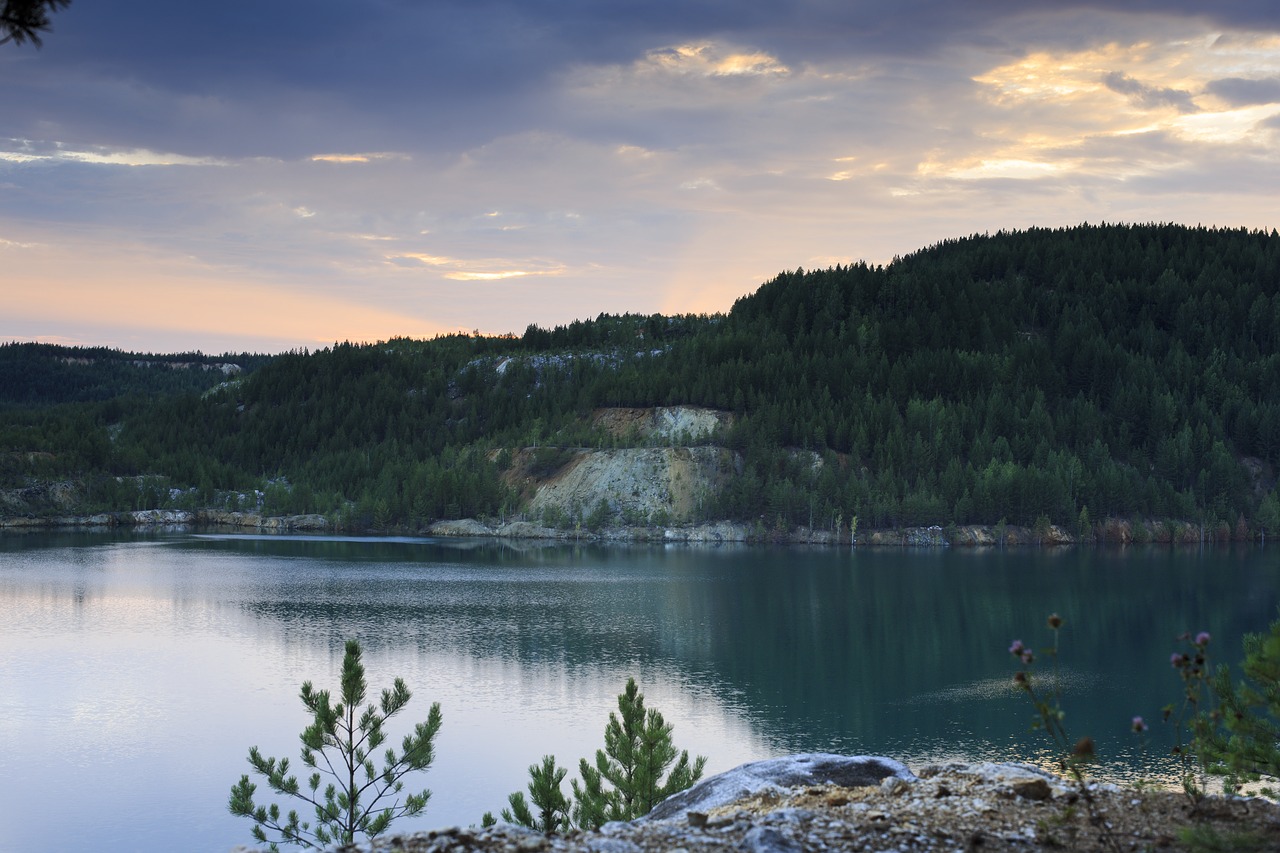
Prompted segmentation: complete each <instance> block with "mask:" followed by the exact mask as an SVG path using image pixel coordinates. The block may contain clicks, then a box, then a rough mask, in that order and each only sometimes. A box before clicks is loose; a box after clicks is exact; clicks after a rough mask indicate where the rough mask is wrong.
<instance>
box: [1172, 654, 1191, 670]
mask: <svg viewBox="0 0 1280 853" xmlns="http://www.w3.org/2000/svg"><path fill="white" fill-rule="evenodd" d="M1169 665H1170V666H1172V667H1173V668H1174V669H1181V668H1182V667H1184V666H1186V665H1187V656H1186V655H1184V654H1182V653H1181V652H1174V653H1173V654H1171V655H1169Z"/></svg>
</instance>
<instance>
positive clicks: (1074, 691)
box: [0, 533, 1280, 852]
mask: <svg viewBox="0 0 1280 853" xmlns="http://www.w3.org/2000/svg"><path fill="white" fill-rule="evenodd" d="M1278 563H1280V548H1275V547H1269V548H1266V549H1262V548H1257V547H1253V546H1248V547H1233V548H1230V549H1226V548H1222V549H1207V548H1206V549H1197V548H1191V549H1170V548H1168V547H1151V548H1129V549H1125V550H1106V549H1093V548H1070V549H1046V550H1041V549H1026V550H961V549H954V550H951V549H936V550H926V549H922V550H899V549H884V550H880V549H848V548H842V549H813V550H808V549H796V548H790V549H783V548H777V549H773V548H765V547H737V546H734V547H720V548H711V547H690V546H678V547H662V546H643V547H598V546H594V545H582V546H567V545H539V544H530V543H510V542H507V543H503V542H490V541H465V540H456V541H446V540H428V539H361V538H338V537H292V536H215V535H193V534H187V533H170V534H165V533H155V534H136V535H106V534H35V535H11V536H5V537H0V786H3V796H0V826H2V827H4V841H3V846H5V847H6V848H8V849H13V850H23V851H40V850H66V849H79V848H90V847H91V848H92V849H94V850H100V851H135V850H137V851H161V850H179V849H181V850H192V851H221V852H224V851H227V850H229V849H230V848H231V847H233V846H235V845H237V844H248V843H249V842H250V840H251V836H250V834H249V830H250V826H251V822H250V821H248V820H246V819H243V818H236V817H233V816H231V815H230V814H229V813H228V812H227V809H226V802H227V796H228V793H229V790H230V787H231V785H232V784H233V783H234V782H235V781H236V780H238V779H239V777H240V775H241V774H243V773H245V772H248V769H249V768H248V764H247V762H246V758H245V757H246V754H247V752H248V749H249V747H250V746H252V745H255V744H256V745H257V746H259V747H260V748H261V750H262V751H263V753H264V754H266V755H274V756H277V757H288V758H290V759H291V762H292V763H293V764H294V765H297V764H298V763H299V762H298V759H297V756H298V733H299V732H300V731H301V730H302V728H303V727H304V726H305V725H306V723H307V721H308V720H307V717H306V714H305V711H304V709H303V708H302V704H301V702H300V701H299V700H298V698H297V694H298V689H299V686H300V685H301V683H302V682H303V681H305V680H311V681H313V682H314V683H315V686H316V687H318V688H330V687H332V688H335V689H336V687H337V682H338V669H339V666H340V663H341V659H342V651H343V642H344V639H345V638H347V637H357V638H359V639H360V641H361V643H362V645H363V646H364V649H365V665H366V670H367V674H368V678H369V683H370V688H371V692H373V691H374V690H379V691H380V690H381V688H382V687H384V686H388V685H389V684H390V682H391V680H392V679H393V678H394V677H396V676H400V677H402V678H404V680H405V681H406V682H407V683H408V685H409V687H410V688H411V689H412V690H413V692H414V698H413V700H412V701H411V702H410V703H409V705H408V707H407V709H406V710H405V712H404V713H402V714H401V715H400V717H399V718H396V719H394V720H393V721H392V724H391V725H390V726H389V734H390V735H391V738H390V740H391V742H392V743H397V744H398V742H399V740H400V737H401V736H402V735H403V733H404V732H405V731H406V730H407V728H408V727H409V726H410V725H411V724H412V723H414V722H418V721H420V720H423V719H425V718H426V714H427V711H428V708H429V706H430V703H431V702H439V703H440V705H441V708H442V711H443V715H444V727H443V729H442V731H441V734H440V737H439V738H438V739H437V741H436V755H437V758H436V763H435V765H434V766H433V768H432V769H431V770H430V771H429V772H428V773H427V774H425V775H422V776H420V777H418V779H419V780H420V782H419V787H421V786H426V787H429V788H431V789H432V791H433V792H434V794H433V796H432V799H431V802H430V804H429V805H428V807H427V810H426V813H425V815H424V816H423V817H421V818H418V819H415V820H413V821H401V822H400V823H397V824H396V827H397V828H398V829H406V830H407V829H415V828H416V829H429V828H432V827H440V826H447V825H457V824H464V825H465V824H470V823H478V822H479V820H480V816H481V814H482V813H483V812H484V811H486V810H493V811H494V812H495V813H496V812H497V811H498V810H499V809H500V808H501V807H502V806H503V805H505V802H506V795H507V794H508V793H510V792H511V791H514V790H517V789H523V788H524V785H525V782H526V781H527V776H526V771H525V768H526V767H527V766H528V765H529V764H532V763H534V762H536V761H538V760H539V759H540V758H541V756H542V755H544V754H547V753H551V754H554V755H555V756H557V758H558V759H559V761H560V763H561V764H562V765H568V766H570V768H571V769H576V766H577V761H578V759H579V758H580V757H583V756H588V755H591V754H593V753H594V751H595V750H596V749H597V748H599V747H600V746H602V745H603V731H604V726H605V723H606V722H607V719H608V715H609V712H610V711H611V710H614V709H615V708H616V697H617V694H618V693H619V692H621V690H622V688H623V686H624V685H625V683H626V679H627V677H628V676H634V677H635V678H636V679H637V681H638V682H639V683H640V687H641V690H642V691H643V692H644V694H645V696H646V700H647V704H648V705H649V707H656V708H658V709H659V710H661V711H662V712H663V714H664V715H665V716H666V719H667V721H668V722H670V723H672V724H674V726H675V733H674V735H675V742H676V745H677V747H679V748H685V749H688V750H689V751H690V752H691V753H699V754H703V755H706V756H707V757H708V759H709V761H708V765H707V769H708V772H709V773H714V772H719V771H721V770H726V769H728V768H730V767H733V766H735V765H737V764H740V763H742V762H744V761H749V760H753V759H758V758H765V757H770V756H775V755H782V754H787V753H792V752H802V751H831V752H842V753H847V754H860V753H865V754H877V755H888V756H892V757H896V758H900V759H903V760H905V761H907V762H908V763H909V764H911V765H912V766H918V765H919V764H922V763H925V762H927V761H932V760H945V759H951V758H961V759H963V758H970V759H998V760H1038V761H1042V762H1044V761H1047V760H1048V758H1049V756H1048V754H1047V752H1046V750H1045V746H1046V744H1044V743H1042V742H1041V741H1040V740H1039V739H1038V737H1043V735H1042V734H1040V733H1036V732H1030V731H1028V728H1029V725H1030V723H1031V719H1032V708H1031V706H1030V703H1029V702H1027V700H1026V698H1025V697H1024V696H1022V695H1020V694H1018V693H1017V692H1016V691H1014V690H1013V689H1012V688H1011V686H1010V678H1011V675H1012V674H1013V672H1014V671H1015V669H1016V667H1015V666H1014V665H1013V660H1012V658H1011V656H1010V655H1009V654H1008V651H1007V649H1008V646H1009V644H1010V642H1011V641H1012V640H1014V639H1022V640H1024V641H1025V642H1027V643H1028V644H1029V645H1033V646H1035V647H1037V648H1039V647H1042V646H1045V645H1047V644H1048V643H1050V642H1051V635H1050V632H1049V630H1048V629H1047V628H1046V627H1045V617H1046V616H1047V615H1048V614H1049V613H1050V612H1053V611H1056V612H1058V613H1060V614H1061V615H1062V616H1063V618H1064V619H1065V620H1066V625H1065V627H1064V628H1063V631H1062V636H1061V645H1062V653H1061V657H1060V660H1061V678H1062V681H1063V683H1064V684H1065V685H1066V687H1065V696H1064V700H1063V701H1064V707H1065V708H1066V710H1067V718H1066V723H1067V726H1068V729H1069V730H1070V732H1072V734H1073V735H1082V734H1086V733H1087V734H1091V735H1092V736H1094V737H1095V738H1096V740H1097V741H1098V745H1099V751H1100V753H1101V755H1102V757H1103V758H1104V759H1105V761H1106V763H1105V764H1104V765H1103V767H1102V768H1101V769H1100V771H1099V772H1100V773H1102V774H1103V775H1105V776H1106V777H1107V778H1115V779H1127V780H1133V779H1137V778H1140V777H1144V778H1161V779H1166V780H1168V779H1171V778H1173V777H1172V776H1171V775H1170V774H1171V773H1172V772H1173V771H1172V769H1171V768H1170V767H1169V765H1168V762H1167V759H1165V758H1164V757H1163V754H1164V753H1165V752H1166V751H1167V748H1168V745H1169V743H1170V742H1171V740H1170V734H1169V732H1168V731H1167V730H1165V729H1166V727H1163V726H1161V724H1160V723H1159V722H1158V719H1159V709H1160V707H1161V706H1163V705H1165V704H1166V703H1169V702H1172V701H1174V700H1175V699H1176V698H1178V696H1179V689H1180V683H1179V681H1178V678H1177V675H1176V674H1175V673H1174V672H1173V670H1172V669H1171V668H1170V667H1169V663H1168V658H1169V654H1170V652H1172V651H1173V650H1175V649H1176V648H1177V645H1176V643H1175V639H1174V638H1175V637H1176V636H1177V635H1178V634H1179V633H1181V632H1183V631H1187V630H1191V631H1199V630H1208V631H1210V632H1212V633H1213V638H1214V639H1213V642H1212V645H1211V649H1212V651H1213V652H1214V653H1215V655H1216V660H1219V661H1222V662H1229V663H1232V664H1236V663H1238V662H1239V659H1240V657H1241V653H1240V638H1241V636H1242V634H1243V633H1245V632H1247V631H1261V630H1264V629H1265V628H1266V626H1267V625H1268V624H1269V622H1270V621H1272V620H1273V619H1274V618H1275V617H1276V606H1277V601H1278V595H1277V593H1278V592H1280V571H1278ZM1135 714H1142V715H1145V716H1146V717H1147V719H1148V720H1149V721H1151V722H1152V731H1151V733H1150V736H1149V738H1148V742H1147V744H1146V746H1145V748H1144V747H1143V746H1142V744H1140V743H1139V742H1138V741H1137V740H1136V739H1135V738H1134V736H1133V735H1132V734H1131V733H1130V732H1129V730H1128V729H1129V721H1130V719H1131V718H1132V717H1133V716H1134V715H1135ZM572 775H573V774H572V773H571V776H572ZM409 784H410V785H413V784H414V783H413V781H412V777H411V781H410V783H409ZM566 790H567V785H566ZM263 795H266V796H267V798H268V801H269V796H270V792H269V791H267V790H266V785H265V784H262V785H260V786H259V798H260V799H262V798H263ZM281 802H282V805H285V803H284V801H281ZM304 816H305V815H304Z"/></svg>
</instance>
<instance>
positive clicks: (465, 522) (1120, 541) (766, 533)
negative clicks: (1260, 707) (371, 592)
mask: <svg viewBox="0 0 1280 853" xmlns="http://www.w3.org/2000/svg"><path fill="white" fill-rule="evenodd" d="M160 528H163V529H170V530H178V531H182V530H185V531H207V530H214V531H216V530H238V531H256V532H266V533H279V534H288V533H332V534H339V535H342V534H346V535H353V536H406V535H409V536H433V537H441V538H470V539H474V538H493V539H509V540H517V541H519V540H527V541H555V542H594V543H601V544H609V543H617V544H629V543H671V544H681V543H683V544H703V545H722V544H743V545H811V546H813V545H816V546H821V547H840V546H844V547H904V548H950V547H957V548H987V547H1006V546H1007V547H1063V546H1068V545H1081V544H1086V545H1087V544H1096V545H1130V544H1136V545H1143V544H1166V545H1207V544H1211V545H1222V544H1227V543H1230V542H1245V541H1249V542H1257V541H1259V539H1258V537H1254V536H1235V535H1231V533H1232V531H1230V530H1229V529H1228V530H1223V529H1221V528H1219V529H1216V530H1215V529H1213V528H1210V527H1208V526H1204V525H1197V524H1194V523H1191V522H1184V521H1146V520H1128V519H1107V520H1105V521H1103V522H1100V523H1099V524H1097V525H1095V527H1094V528H1093V531H1092V534H1093V535H1090V536H1086V537H1080V536H1075V535H1072V534H1071V533H1070V532H1069V531H1068V530H1066V529H1065V528H1063V527H1060V526H1058V525H1050V526H1049V527H1048V528H1047V529H1041V530H1039V531H1037V530H1035V529H1033V528H1030V527H1022V526H1018V525H1011V524H992V525H982V524H971V525H948V526H947V527H942V526H938V525H933V526H929V527H891V528H878V529H870V530H866V531H860V532H858V533H857V534H856V535H855V536H853V537H851V536H850V534H849V531H848V530H847V529H845V530H841V531H840V534H839V535H837V534H836V533H834V532H833V531H830V530H814V529H811V528H807V527H798V528H795V529H793V530H777V529H774V530H766V529H764V528H763V527H762V526H760V525H758V524H757V525H754V526H752V525H748V524H744V523H741V522H733V521H716V522H704V523H701V524H684V525H667V526H652V527H645V526H627V527H602V528H599V529H597V530H588V529H583V528H581V527H578V528H575V529H565V528H555V527H546V526H543V525H538V524H534V523H532V522H528V521H507V522H499V521H496V520H494V521H491V522H485V521H480V520H477V519H470V518H468V519H458V520H446V521H435V522H432V523H430V524H427V525H425V526H423V527H420V528H417V529H413V528H406V527H395V528H386V529H376V528H343V527H340V526H339V525H336V524H334V523H333V522H332V520H331V519H329V518H328V517H326V516H324V515H320V514H315V513H312V514H305V515H288V516H266V515H262V514H260V513H253V512H231V511H226V510H211V509H203V510H161V509H150V510H132V511H122V512H101V513H92V514H88V515H59V516H10V517H5V518H0V535H3V534H4V533H20V532H28V531H29V532H36V531H49V530H111V529H129V530H137V531H147V530H156V529H160ZM1261 541H1262V542H1263V543H1264V544H1265V541H1266V540H1265V538H1263V539H1261Z"/></svg>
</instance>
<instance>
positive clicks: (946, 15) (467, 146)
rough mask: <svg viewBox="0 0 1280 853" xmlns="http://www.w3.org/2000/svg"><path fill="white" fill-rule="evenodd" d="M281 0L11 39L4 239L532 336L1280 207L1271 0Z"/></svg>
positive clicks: (105, 15) (100, 15)
mask: <svg viewBox="0 0 1280 853" xmlns="http://www.w3.org/2000/svg"><path fill="white" fill-rule="evenodd" d="M269 5H270V8H265V7H264V8H263V9H261V10H259V12H257V13H255V15H254V16H253V19H252V21H248V20H246V19H245V17H244V14H243V11H242V10H240V9H239V8H238V7H236V6H235V5H234V4H230V5H228V4H197V7H192V8H190V9H187V8H185V7H183V8H181V9H180V8H178V7H177V6H174V5H173V4H172V3H166V2H161V0H137V2H134V3H129V4H124V5H123V6H121V5H119V4H117V6H115V7H112V8H110V9H108V8H106V7H104V6H101V5H100V4H88V5H84V6H80V5H76V4H73V6H72V8H71V9H70V10H69V11H68V12H67V14H66V15H65V16H64V17H60V19H59V22H58V32H57V36H58V37H57V38H51V39H49V40H48V42H47V44H46V47H45V49H44V50H43V51H41V52H40V53H39V54H35V53H30V54H19V53H18V52H9V53H4V54H0V74H4V79H6V80H7V81H9V85H7V86H6V88H5V92H4V94H3V95H0V110H2V111H3V113H2V114H3V115H4V116H5V134H6V136H12V137H14V138H13V139H9V140H0V234H4V236H5V238H6V239H8V240H9V241H11V242H13V243H29V244H40V245H45V246H49V247H56V249H57V250H58V251H61V252H64V253H68V254H69V255H71V254H77V253H81V252H83V253H86V257H92V256H93V255H92V253H93V252H102V251H105V250H104V249H103V247H113V246H114V247H121V246H127V247H130V263H131V264H132V268H133V269H135V270H137V271H138V275H139V276H141V277H146V275H149V274H150V273H149V272H148V271H154V270H164V271H165V272H167V273H172V274H173V276H174V278H173V280H174V281H175V282H177V283H178V285H176V286H184V285H182V283H183V282H190V281H194V280H197V279H200V278H201V277H212V278H216V279H217V280H219V281H223V280H226V281H235V282H241V283H244V287H243V288H241V289H237V290H235V291H234V293H235V295H236V298H237V299H246V300H247V299H249V298H250V297H249V295H248V294H250V293H251V292H253V291H254V290H255V289H260V290H261V292H262V293H264V294H268V295H269V296H270V298H271V299H272V300H276V301H273V302H271V304H272V305H275V306H279V305H282V304H286V303H287V302H288V300H289V299H291V298H298V297H299V294H309V295H314V296H316V297H317V298H318V299H320V300H322V301H323V302H324V304H325V305H328V306H329V307H330V308H331V309H332V310H334V311H341V310H342V308H341V306H344V305H349V304H352V303H358V304H361V305H367V306H370V308H371V310H376V311H378V312H382V313H381V314H380V316H382V317H384V318H394V317H400V318H426V320H424V322H427V324H428V325H429V326H430V327H431V328H459V327H460V328H475V327H480V328H484V329H486V330H493V331H509V330H513V329H514V330H519V329H523V328H524V326H525V325H527V324H528V323H529V322H541V323H560V322H565V321H567V320H569V319H572V318H573V317H579V316H594V315H595V314H597V313H599V312H601V311H610V312H614V311H627V310H633V311H638V312H646V313H647V312H650V311H654V310H723V309H724V308H726V307H727V306H728V305H729V304H731V302H732V299H733V298H735V297H736V296H738V295H741V294H742V293H745V292H748V291H750V290H752V289H754V288H755V286H757V285H758V284H759V282H760V281H762V280H764V279H767V278H769V277H771V276H772V275H773V274H775V273H776V272H777V271H778V270H780V269H786V268H792V269H793V268H795V266H797V265H798V264H804V265H805V266H810V265H812V263H813V261H812V260H806V259H814V258H846V259H857V258H866V259H869V260H872V261H886V260H888V259H889V258H891V257H892V256H893V255H895V254H902V253H905V252H909V251H911V250H913V249H916V248H918V247H920V246H921V245H925V244H927V243H930V242H932V241H934V240H937V239H941V238H943V237H947V236H952V235H955V234H963V233H971V232H973V231H975V230H976V231H981V230H995V229H998V228H1012V227H1023V226H1026V225H1031V224H1042V225H1052V224H1070V223H1072V222H1077V221H1080V220H1083V219H1089V220H1093V221H1097V220H1100V219H1107V220H1109V221H1114V220H1118V219H1124V218H1131V219H1139V220H1143V219H1160V220H1167V219H1170V218H1175V219H1177V218H1189V219H1190V221H1204V222H1219V223H1223V224H1247V225H1252V226H1256V227H1270V226H1274V225H1275V224H1276V223H1275V222H1274V217H1275V209H1274V202H1273V200H1271V199H1270V198H1268V197H1267V195H1266V193H1265V192H1263V191H1262V188H1263V187H1268V186H1273V185H1275V184H1276V179H1277V171H1278V170H1280V165H1278V162H1280V153H1278V152H1280V137H1278V135H1277V134H1278V131H1280V128H1278V127H1277V117H1276V112H1275V109H1274V107H1275V105H1276V100H1275V96H1276V90H1277V88H1280V83H1277V81H1280V35H1277V33H1278V32H1280V22H1278V19H1280V15H1277V14H1276V12H1275V11H1274V9H1275V7H1274V3H1272V2H1270V0H1267V2H1265V3H1264V2H1262V0H1256V2H1246V0H1224V2H1221V3H1215V4H1211V5H1210V4H1203V3H1201V2H1192V0H1159V2H1157V0H1124V2H1113V3H1103V2H1100V0H1089V2H1084V0H1059V1H1058V2H1049V0H1016V2H1015V0H984V2H981V3H970V4H957V3H942V2H941V0H899V2H894V3H890V2H887V0H847V2H834V0H804V2H799V0H783V2H776V0H740V2H736V3H726V2H724V0H681V2H674V0H654V2H649V3H645V4H643V5H627V4H606V3H599V2H597V0H551V2H547V3H510V2H506V0H433V2H431V3H408V2H401V0H392V2H384V3H376V4H367V5H366V6H365V7H362V14H361V16H360V17H359V18H358V19H352V18H351V16H350V15H349V13H348V7H347V5H344V4H340V3H338V2H336V0H307V2H305V3H304V2H303V0H278V2H273V3H272V4H269ZM134 167H137V168H134ZM494 214H498V215H494ZM72 237H74V239H72ZM11 248H12V246H6V245H5V244H3V243H0V249H4V250H6V260H8V258H9V257H11V256H18V255H23V256H26V255H28V254H31V255H34V256H39V257H44V258H45V259H46V261H47V262H48V263H49V264H50V266H49V268H48V269H49V270H50V271H49V273H48V274H49V276H55V275H56V274H61V273H59V272H58V271H59V270H63V271H65V269H66V268H65V266H60V265H58V264H55V263H54V262H53V259H54V258H55V257H56V254H55V253H53V249H51V251H50V253H49V254H42V253H40V252H27V251H23V252H18V251H16V250H13V251H8V250H9V249H11ZM175 259H180V260H175ZM120 268H123V265H122V266H121V267H120ZM113 269H114V268H113ZM28 272H29V273H30V275H31V276H32V278H30V279H29V281H30V282H32V286H33V287H36V286H37V285H36V284H35V282H36V281H37V278H36V270H35V268H34V267H31V268H29V269H28ZM75 273H76V274H77V275H80V276H83V277H84V279H83V280H84V282H86V284H85V286H86V287H91V286H99V287H101V288H103V289H104V292H105V291H107V290H110V289H112V288H120V287H126V285H125V284H124V283H123V282H124V281H125V279H124V277H123V276H116V275H115V274H114V273H113V274H112V275H108V274H107V272H106V271H105V270H103V271H98V270H96V268H95V266H94V265H93V264H85V265H83V266H81V267H78V268H77V269H76V270H75ZM7 280H8V279H7V278H6V281H7ZM464 282H470V283H471V286H465V285H464V284H463V283H464ZM50 292H58V293H64V292H65V291H60V290H51V291H50ZM122 292H123V291H122ZM141 292H142V291H140V293H141ZM155 293H156V291H155V290H148V291H145V294H146V295H145V298H147V299H149V298H153V297H154V296H155ZM478 294H483V295H482V296H478ZM139 298H144V297H139ZM49 316H52V314H50V315H48V316H46V317H45V319H46V320H47V319H48V318H49ZM316 322H317V323H319V322H320V321H319V320H318V319H317V321H316ZM326 322H328V321H326ZM389 322H390V321H389ZM405 322H406V324H407V325H411V324H410V323H409V321H408V320H406V321H405ZM368 325H369V327H370V328H372V327H373V326H374V325H376V324H372V323H371V324H368ZM331 327H332V326H326V328H331ZM43 328H44V329H45V332H47V331H48V327H43ZM415 328H416V327H415Z"/></svg>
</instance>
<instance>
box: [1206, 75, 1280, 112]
mask: <svg viewBox="0 0 1280 853" xmlns="http://www.w3.org/2000/svg"><path fill="white" fill-rule="evenodd" d="M1205 88H1206V91H1207V92H1209V94H1211V95H1216V96H1217V97H1219V98H1222V99H1223V100H1224V101H1226V102H1227V103H1229V104H1231V105H1232V106H1235V107H1247V106H1254V105H1258V104H1280V77H1263V78H1257V79H1255V78H1247V77H1224V78H1222V79H1221V80H1210V81H1209V83H1208V84H1207V86H1206V87H1205Z"/></svg>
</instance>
